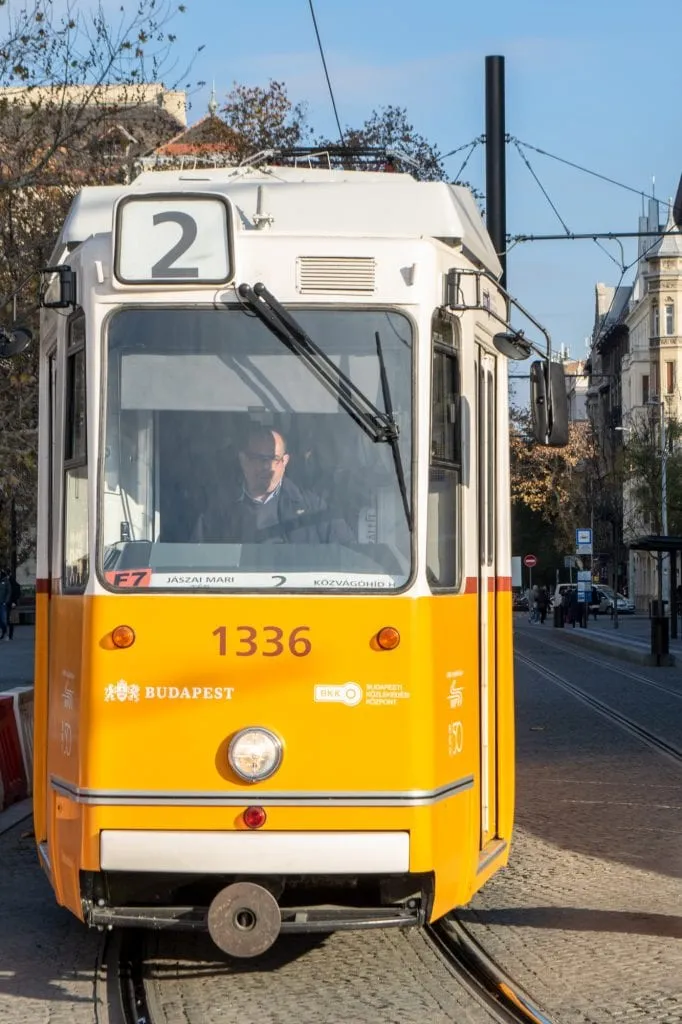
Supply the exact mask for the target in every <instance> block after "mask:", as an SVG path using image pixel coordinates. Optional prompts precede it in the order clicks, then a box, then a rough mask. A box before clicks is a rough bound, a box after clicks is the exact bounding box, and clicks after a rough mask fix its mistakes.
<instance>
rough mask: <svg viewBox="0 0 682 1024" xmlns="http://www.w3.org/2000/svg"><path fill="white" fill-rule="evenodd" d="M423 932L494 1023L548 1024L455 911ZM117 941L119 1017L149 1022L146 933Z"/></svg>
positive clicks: (127, 1023) (128, 1023)
mask: <svg viewBox="0 0 682 1024" xmlns="http://www.w3.org/2000/svg"><path fill="white" fill-rule="evenodd" d="M424 933H425V936H426V938H427V941H428V942H429V945H430V946H431V948H432V950H433V952H434V955H436V956H437V957H438V959H439V960H442V961H444V962H445V963H446V964H447V966H448V968H449V970H450V971H451V973H452V974H453V976H454V977H455V978H456V980H457V981H458V982H459V984H460V985H461V986H462V988H463V989H464V990H465V992H466V993H467V994H468V995H469V996H471V998H472V999H474V1000H476V1001H477V1002H478V1003H479V1004H482V1005H483V1006H484V1007H485V1008H486V1010H487V1011H488V1012H489V1013H490V1014H491V1016H492V1017H493V1018H494V1020H495V1021H496V1022H497V1024H553V1022H552V1019H551V1018H550V1017H549V1016H548V1015H547V1014H546V1013H545V1011H544V1010H541V1009H540V1008H539V1007H538V1006H536V1005H535V1003H534V1002H533V1000H532V999H531V998H530V997H529V996H528V995H527V994H526V993H525V992H524V991H523V989H521V987H520V986H519V985H517V983H516V982H515V981H514V980H513V979H512V978H510V977H509V976H508V975H507V974H505V972H504V971H503V970H502V969H501V968H500V967H499V966H498V964H496V963H495V962H494V961H493V960H492V959H491V958H490V957H489V956H488V954H487V953H486V952H485V950H484V949H483V947H482V946H480V944H479V943H478V942H477V941H476V939H475V938H474V937H473V936H472V935H471V934H470V932H469V931H468V930H467V929H466V928H465V927H464V925H463V924H462V923H461V922H460V921H459V920H458V919H457V917H456V915H455V914H454V913H453V914H449V915H448V916H447V917H445V918H443V919H442V920H440V921H437V922H436V923H435V924H433V925H430V926H428V927H427V928H425V929H424ZM117 939H118V941H117V942H116V941H115V945H116V952H115V955H114V956H113V957H112V958H111V959H110V960H109V965H110V966H109V970H110V971H112V972H113V971H116V973H117V977H116V990H117V994H118V1002H119V1007H118V1009H119V1011H120V1017H121V1019H122V1021H123V1022H124V1024H154V1016H153V1013H152V1010H151V1007H150V1003H149V1000H148V996H147V990H146V985H145V978H144V959H145V955H144V953H145V941H146V940H145V933H144V932H138V931H125V932H123V933H121V934H120V935H119V936H117Z"/></svg>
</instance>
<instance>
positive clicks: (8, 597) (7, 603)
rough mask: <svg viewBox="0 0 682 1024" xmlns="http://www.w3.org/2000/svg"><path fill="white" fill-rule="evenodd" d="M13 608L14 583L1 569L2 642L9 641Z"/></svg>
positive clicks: (0, 627) (0, 610) (0, 607)
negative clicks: (10, 614) (10, 616)
mask: <svg viewBox="0 0 682 1024" xmlns="http://www.w3.org/2000/svg"><path fill="white" fill-rule="evenodd" d="M11 607H12V583H11V580H10V576H9V573H8V572H6V570H5V569H0V640H9V636H8V632H7V631H8V626H9V613H10V609H11Z"/></svg>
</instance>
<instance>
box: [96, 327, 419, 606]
mask: <svg viewBox="0 0 682 1024" xmlns="http://www.w3.org/2000/svg"><path fill="white" fill-rule="evenodd" d="M296 318H297V321H298V323H299V324H300V325H301V326H302V327H303V329H304V330H305V331H306V332H307V334H308V336H309V337H310V338H312V339H313V340H314V342H315V343H316V344H317V346H318V347H319V348H320V349H321V350H322V351H323V352H324V354H325V355H326V356H327V358H328V359H329V360H331V362H333V363H334V364H335V366H336V367H338V369H339V371H340V373H341V375H342V376H341V380H342V381H343V377H345V378H346V379H348V380H350V381H351V382H352V383H353V384H354V385H355V386H356V387H357V388H358V389H359V390H360V391H361V392H362V393H363V395H364V396H365V397H366V398H367V399H369V401H370V402H371V403H372V404H373V405H374V406H376V407H377V409H378V410H379V411H380V412H381V413H390V414H391V416H392V419H393V420H394V422H395V424H396V425H397V427H398V430H399V434H398V443H397V445H395V446H393V447H392V446H391V444H390V443H388V442H386V441H381V440H379V441H377V440H375V439H374V438H372V437H371V436H369V435H368V433H367V432H366V431H364V430H363V429H361V426H360V425H358V423H357V422H355V420H354V419H353V418H352V417H351V415H350V414H349V412H348V411H347V408H348V400H347V396H346V395H344V394H343V393H340V394H335V393H334V392H333V390H329V389H328V387H325V386H324V385H323V384H322V383H321V382H320V381H319V380H318V378H317V377H316V376H315V374H314V373H313V372H312V371H311V369H310V368H309V366H308V365H306V363H305V362H304V361H303V360H302V359H301V357H300V356H299V355H297V354H295V352H292V351H290V350H289V349H288V348H287V346H286V344H285V343H284V342H282V340H280V338H278V337H277V336H276V335H274V334H273V333H272V332H271V331H270V330H269V329H268V328H267V327H266V326H264V325H263V323H262V322H261V321H260V320H259V319H258V318H256V317H255V316H253V315H250V314H249V312H248V311H247V310H245V309H242V308H238V307H237V308H229V309H227V308H223V309H218V310H216V309H196V308H195V309H179V308H174V309H158V308H155V309H149V308H147V309H126V310H121V311H119V312H117V313H115V314H113V315H112V317H111V318H110V319H109V321H108V323H107V327H106V336H107V354H108V358H107V367H106V379H107V385H106V411H105V437H104V460H103V478H102V493H101V520H102V526H101V537H102V543H103V550H102V565H101V569H102V571H103V574H104V578H105V580H106V582H107V583H108V584H109V585H110V586H114V587H116V588H124V587H125V588H127V587H154V588H157V589H202V590H203V589H221V590H232V589H233V590H253V589H271V588H282V589H285V590H291V589H294V590H314V591H319V590H327V591H329V590H332V591H344V590H345V591H353V590H358V589H369V590H396V589H399V588H400V587H402V586H404V585H405V584H406V583H407V581H408V579H409V578H410V575H411V559H412V545H411V525H410V522H411V518H412V515H411V494H412V475H411V464H412V353H413V337H412V328H411V324H410V321H409V320H408V319H407V317H405V316H403V315H402V314H400V313H397V312H394V311H385V310H366V309H364V310H347V309H344V310H340V309H335V310H297V311H296ZM382 363H383V367H384V368H385V376H384V379H383V380H382ZM342 388H343V383H341V389H342ZM344 399H345V401H344ZM387 404H388V406H389V408H387ZM401 470H402V472H401ZM401 477H403V478H404V479H401Z"/></svg>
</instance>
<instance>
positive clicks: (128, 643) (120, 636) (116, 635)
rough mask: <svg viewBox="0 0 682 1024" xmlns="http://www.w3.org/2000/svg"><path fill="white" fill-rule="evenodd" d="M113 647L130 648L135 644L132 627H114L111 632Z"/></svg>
mask: <svg viewBox="0 0 682 1024" xmlns="http://www.w3.org/2000/svg"><path fill="white" fill-rule="evenodd" d="M111 640H112V643H113V645H114V647H132V645H133V644H134V643H135V630H134V629H133V627H132V626H116V628H115V629H112V631H111Z"/></svg>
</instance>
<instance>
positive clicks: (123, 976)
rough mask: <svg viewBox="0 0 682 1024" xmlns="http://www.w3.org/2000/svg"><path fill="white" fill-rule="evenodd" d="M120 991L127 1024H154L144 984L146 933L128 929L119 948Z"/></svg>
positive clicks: (121, 1005) (123, 1013)
mask: <svg viewBox="0 0 682 1024" xmlns="http://www.w3.org/2000/svg"><path fill="white" fill-rule="evenodd" d="M117 960H118V991H119V998H120V1009H121V1013H122V1015H123V1019H124V1021H125V1024H154V1022H153V1018H152V1015H151V1012H150V1009H149V1004H148V1002H147V991H146V988H145V984H144V933H141V932H138V931H126V932H125V933H124V934H123V935H122V936H121V939H120V944H119V948H118V957H117Z"/></svg>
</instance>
